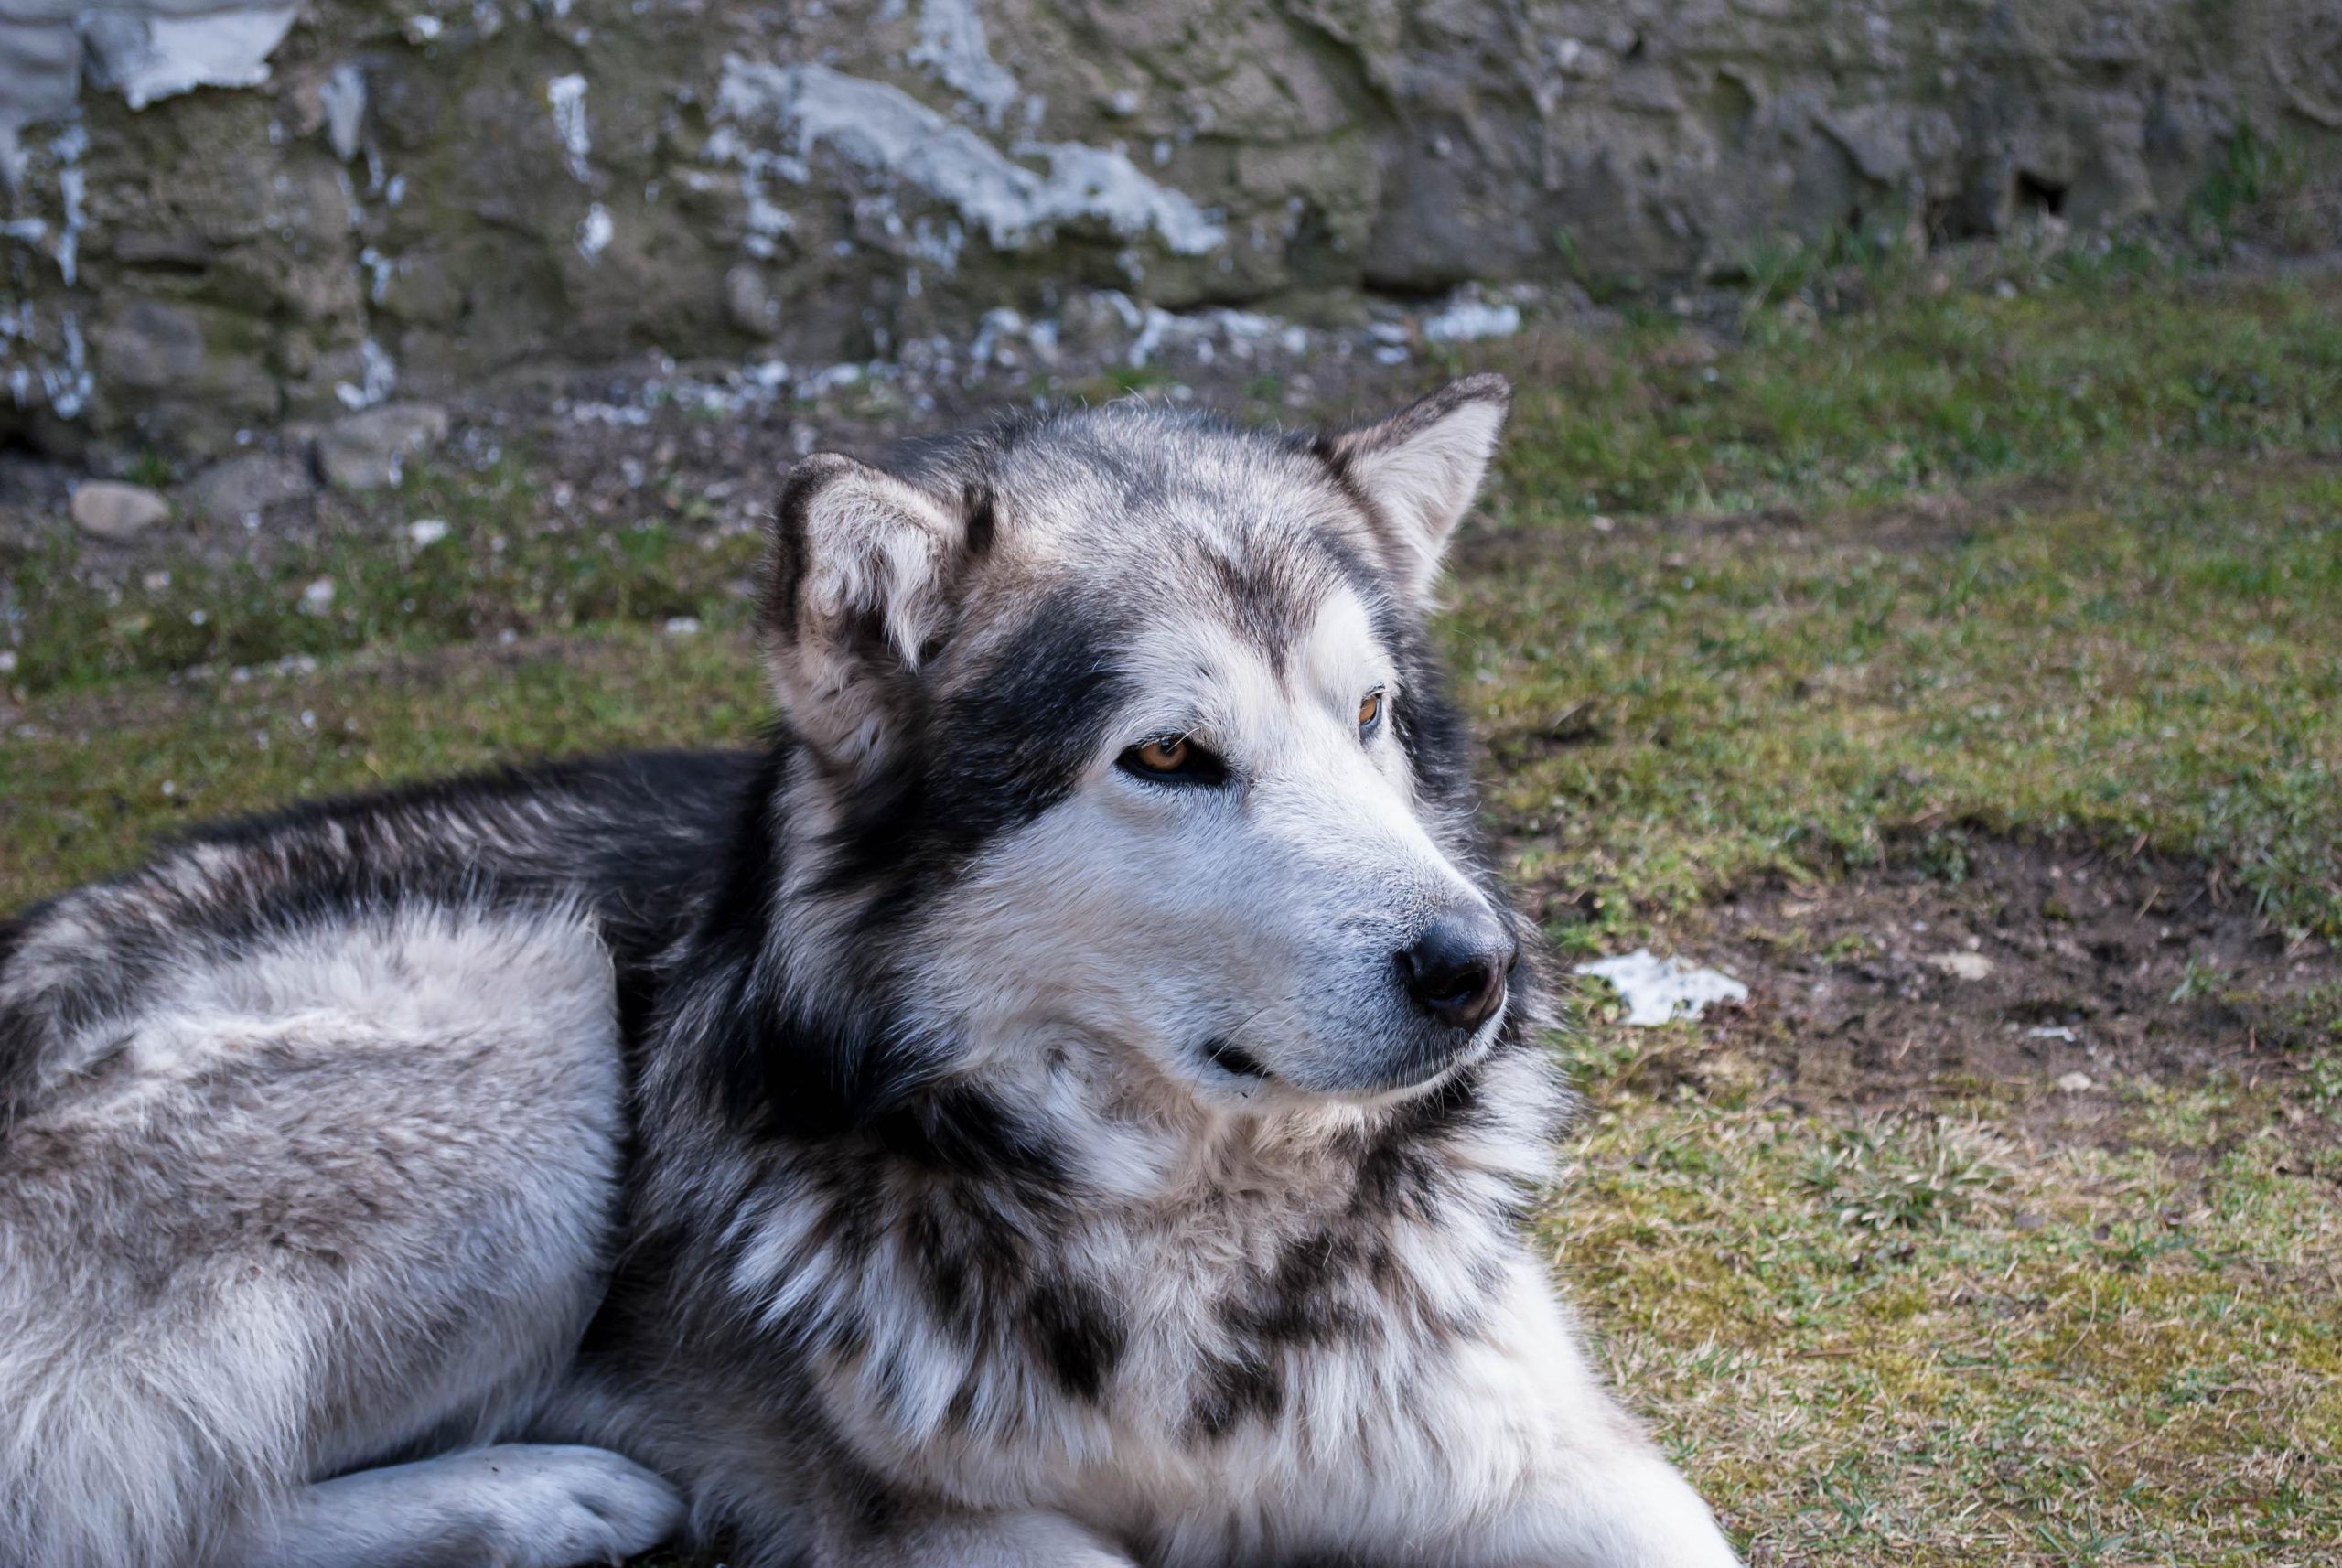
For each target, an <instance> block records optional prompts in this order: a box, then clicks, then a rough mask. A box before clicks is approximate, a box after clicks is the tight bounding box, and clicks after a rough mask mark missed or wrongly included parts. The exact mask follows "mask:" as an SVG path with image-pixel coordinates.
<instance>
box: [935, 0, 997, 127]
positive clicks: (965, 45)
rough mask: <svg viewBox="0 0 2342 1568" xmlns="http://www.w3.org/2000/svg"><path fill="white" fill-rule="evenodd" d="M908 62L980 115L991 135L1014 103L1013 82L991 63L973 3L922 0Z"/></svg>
mask: <svg viewBox="0 0 2342 1568" xmlns="http://www.w3.org/2000/svg"><path fill="white" fill-rule="evenodd" d="M910 60H911V63H912V64H913V65H923V66H925V67H927V69H928V70H929V71H931V72H933V73H934V75H935V76H936V78H937V79H938V80H939V81H941V82H942V83H943V85H944V86H946V87H949V88H950V89H951V91H954V92H957V93H958V94H959V95H960V96H961V97H962V98H964V99H966V100H967V101H968V102H971V103H972V104H974V105H975V106H976V107H977V108H978V109H981V110H982V111H983V116H984V124H987V125H990V126H992V127H993V128H994V129H995V130H997V129H998V128H999V126H1000V123H1001V120H1002V118H1003V116H1004V115H1006V114H1007V113H1008V111H1009V108H1010V106H1011V105H1013V104H1014V103H1015V102H1016V78H1015V77H1014V76H1012V75H1010V74H1009V71H1008V68H1007V67H1005V66H1004V65H1002V64H1001V63H1000V62H999V61H997V60H995V59H993V58H992V48H991V45H990V44H989V43H988V42H987V41H986V40H985V38H984V19H983V17H982V16H978V15H977V14H976V4H975V0H927V3H926V4H925V5H921V6H920V7H919V42H917V43H916V44H913V45H912V46H911V52H910Z"/></svg>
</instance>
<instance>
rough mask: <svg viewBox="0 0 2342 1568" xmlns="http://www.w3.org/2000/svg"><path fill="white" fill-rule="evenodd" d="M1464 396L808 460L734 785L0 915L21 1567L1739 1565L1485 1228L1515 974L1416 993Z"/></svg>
mask: <svg viewBox="0 0 2342 1568" xmlns="http://www.w3.org/2000/svg"><path fill="white" fill-rule="evenodd" d="M1508 402H1509V389H1507V388H1506V387H1505V385H1504V384H1503V382H1502V381H1499V380H1498V379H1497V378H1494V377H1485V376H1484V377H1475V378H1472V379H1469V380H1466V381H1459V382H1457V383H1456V384H1454V385H1453V386H1450V387H1449V388H1447V389H1446V390H1445V391H1444V392H1439V393H1435V394H1434V395H1433V396H1432V397H1430V398H1428V399H1426V400H1424V401H1423V402H1422V403H1418V404H1416V405H1414V406H1413V407H1411V408H1409V409H1407V410H1405V411H1403V412H1402V413H1399V414H1397V415H1395V416H1393V417H1391V419H1388V420H1386V421H1383V422H1382V423H1380V424H1375V425H1371V426H1368V427H1365V428H1363V429H1360V430H1357V431H1353V432H1350V433H1348V434H1346V435H1333V436H1316V435H1284V434H1276V433H1258V432H1246V431H1241V430H1238V429H1234V428H1231V427H1230V426H1226V425H1223V424H1218V423H1215V422H1212V421H1209V420H1204V419H1198V418H1194V417H1190V416H1187V415H1182V414H1175V413H1166V412H1163V411H1160V410H1156V409H1153V408H1148V407H1145V406H1143V405H1138V404H1117V405H1114V406H1112V407H1108V408H1103V409H1100V410H1096V411H1090V412H1074V413H1056V414H1047V415H1037V416H1027V417H1021V418H1016V419H1012V420H1008V421H1005V422H1004V423H1002V424H998V425H995V426H994V427H993V428H991V429H989V430H986V431H983V432H981V433H978V434H974V435H966V436H961V437H954V438H949V439H945V440H942V441H939V442H933V443H929V444H926V445H924V446H918V447H915V448H912V449H909V450H907V451H905V452H903V453H901V454H899V455H898V456H897V457H895V458H894V459H892V460H890V462H889V463H888V465H887V467H886V468H884V469H881V468H877V467H867V466H865V465H863V464H861V463H858V462H855V461H853V460H851V459H848V458H844V457H837V456H817V457H813V458H810V459H807V460H806V461H805V462H803V463H801V464H800V465H799V466H798V467H796V468H794V469H793V470H792V471H791V472H790V475H789V477H788V478H787V479H786V481H785V482H784V484H783V487H782V491H781V495H780V499H779V509H778V510H779V515H778V518H777V521H776V525H775V529H774V547H773V560H772V565H771V585H770V590H769V595H768V602H767V605H766V608H765V632H766V640H767V646H768V658H769V661H770V664H771V668H772V673H773V679H774V682H775V685H776V688H777V690H778V693H779V699H780V705H781V711H782V714H783V722H782V725H781V727H780V729H779V731H778V733H777V735H776V738H775V739H774V740H773V742H772V743H771V745H770V746H768V748H766V749H765V750H763V751H762V752H760V753H756V754H742V755H708V756H696V755H693V756H686V755H657V756H637V757H619V758H616V759H612V760H607V761H602V762H595V763H586V764H582V765H564V766H555V767H550V768H538V769H536V770H533V771H530V772H525V773H512V774H506V775H501V776H498V777H494V778H488V779H472V780H468V781H464V782H458V783H454V784H449V785H444V786H433V787H428V788H423V789H406V790H401V791H397V792H394V793H391V794H387V795H379V796H373V797H369V798H364V799H357V800H338V801H334V802H330V803H328V804H325V805H321V806H314V807H308V808H305V809H302V810H299V811H293V812H290V813H288V814H285V815H283V816H278V817H273V818H269V819H265V820H263V821H259V822H249V823H244V824H240V825H234V826H230V827H226V828H223V829H219V830H214V831H211V832H205V833H202V834H199V835H198V836H197V837H195V838H193V839H191V840H189V841H188V842H186V843H182V844H180V845H178V846H177V847H176V848H173V849H171V850H169V851H167V853H165V854H163V855H162V856H161V858H159V859H157V860H156V861H155V862H154V863H153V864H152V865H148V866H146V867H145V869H143V870H140V871H137V872H134V873H132V874H130V875H126V876H124V877H121V878H119V879H117V880H115V881H112V882H108V883H104V884H101V885H99V886H92V887H90V888H86V889H83V890H81V891H79V892H76V893H72V894H69V895H66V896H65V897H60V898H58V899H56V900H54V901H52V902H50V903H48V904H46V905H43V906H41V907H39V908H35V909H33V910H31V911H29V912H28V913H27V914H26V915H24V916H23V917H22V918H20V919H18V920H17V921H16V922H14V923H12V924H10V925H7V926H0V1563H5V1564H7V1565H10V1568H141V1565H148V1564H153V1565H158V1568H159V1565H165V1564H204V1565H210V1564H219V1565H222V1568H225V1565H229V1564H236V1565H242V1564H250V1563H266V1564H311V1565H316V1568H328V1565H330V1568H367V1565H382V1564H399V1563H416V1564H423V1563H435V1564H436V1563H458V1562H480V1561H490V1562H497V1563H528V1564H545V1565H548V1568H559V1565H561V1564H566V1563H574V1562H580V1561H587V1560H607V1559H612V1558H615V1557H618V1556H621V1555H623V1554H625V1553H628V1552H635V1551H639V1550H641V1549H643V1548H646V1547H648V1546H650V1545H651V1544H652V1543H654V1542H655V1541H659V1540H661V1539H662V1538H665V1537H667V1536H669V1535H670V1534H671V1533H672V1532H675V1531H677V1530H687V1531H688V1532H689V1533H690V1534H692V1535H693V1537H695V1538H697V1539H700V1540H718V1541H729V1542H730V1543H731V1546H732V1549H733V1550H734V1551H735V1552H736V1554H737V1555H736V1561H742V1562H746V1563H757V1564H782V1563H790V1564H796V1563H802V1564H807V1565H831V1564H838V1565H854V1568H864V1565H870V1568H876V1565H881V1564H901V1565H903V1568H911V1565H913V1564H920V1565H925V1564H934V1565H938V1568H958V1565H975V1564H998V1565H1001V1568H1007V1565H1009V1564H1026V1563H1034V1564H1045V1565H1051V1568H1071V1565H1075V1564H1087V1565H1098V1568H1103V1565H1106V1564H1127V1563H1133V1562H1137V1563H1154V1564H1166V1565H1172V1564H1180V1565H1184V1564H1194V1565H1198V1568H1203V1565H1212V1568H1219V1565H1222V1564H1230V1565H1233V1564H1262V1565H1267V1564H1283V1563H1361V1564H1387V1565H1390V1568H1402V1565H1415V1564H1435V1563H1453V1564H1458V1565H1464V1564H1471V1565H1491V1568H1492V1565H1496V1564H1531V1563H1537V1564H1585V1565H1587V1568H1594V1565H1602V1568H1629V1565H1632V1568H1727V1565H1729V1564H1731V1563H1733V1562H1734V1557H1733V1553H1732V1552H1731V1549H1730V1548H1729V1547H1728V1546H1727V1545H1726V1544H1725V1543H1724V1540H1723V1537H1722V1536H1721V1535H1720V1533H1719V1532H1718V1531H1717V1530H1716V1528H1715V1526H1714V1523H1713V1522H1712V1520H1710V1518H1709V1516H1708V1513H1707V1510H1706V1509H1704V1508H1703V1506H1702V1505H1701V1503H1700V1501H1699V1499H1698V1498H1696V1497H1694V1496H1693V1495H1692V1492H1691V1490H1690V1489H1689V1488H1688V1487H1685V1485H1684V1484H1683V1483H1682V1481H1681V1479H1679V1478H1678V1477H1676V1475H1675V1474H1674V1472H1673V1471H1672V1470H1671V1469H1670V1468H1669V1466H1667V1465H1666V1464H1665V1463H1664V1462H1663V1461H1662V1460H1661V1459H1660V1457H1659V1456H1658V1455H1657V1454H1656V1453H1655V1452H1654V1451H1653V1449H1652V1448H1651V1447H1650V1445H1649V1443H1648V1442H1647V1441H1646V1440H1645V1439H1644V1438H1643V1437H1642V1436H1641V1435H1640V1434H1638V1431H1637V1430H1636V1428H1635V1426H1634V1425H1633V1423H1631V1422H1630V1421H1629V1420H1628V1419H1627V1418H1626V1417H1625V1416H1624V1415H1623V1414H1622V1413H1621V1412H1619V1411H1618V1410H1617V1407H1616V1406H1615V1405H1614V1404H1613V1403H1612V1402H1610V1400H1609V1399H1608V1398H1607V1396H1606V1394H1605V1393H1604V1392H1603V1391H1601V1390H1600V1388H1599V1387H1598V1386H1597V1384H1596V1383H1595V1380H1594V1379H1593V1377H1592V1376H1591V1375H1590V1374H1589V1372H1588V1369H1587V1367H1586V1364H1585V1358H1584V1356H1583V1354H1582V1352H1581V1350H1580V1348H1579V1346H1578V1343H1577V1340H1576V1337H1575V1335H1574V1331H1573V1329H1572V1326H1571V1324H1570V1322H1569V1320H1568V1318H1567V1316H1566V1315H1565V1314H1564V1313H1563V1310H1562V1309H1561V1307H1560V1306H1559V1305H1557V1304H1556V1303H1555V1301H1554V1299H1553V1297H1552V1294H1551V1290H1550V1287H1549V1283H1548V1280H1547V1273H1546V1267H1545V1263H1544V1262H1543V1260H1542V1259H1540V1258H1539V1257H1537V1256H1536V1255H1534V1254H1533V1253H1532V1252H1531V1251H1530V1249H1529V1248H1528V1247H1527V1246H1526V1245H1525V1244H1524V1241H1523V1239H1522V1235H1521V1219H1522V1211H1523V1208H1524V1206H1525V1205H1526V1204H1527V1203H1528V1202H1529V1201H1530V1200H1531V1197H1532V1196H1533V1195H1534V1194H1535V1192H1536V1191H1537V1189H1538V1187H1539V1185H1540V1184H1541V1182H1542V1181H1543V1180H1544V1178H1545V1176H1546V1173H1547V1160H1548V1151H1549V1147H1550V1141H1551V1134H1552V1127H1553V1125H1554V1122H1555V1119H1556V1115H1557V1112H1558V1111H1559V1109H1560V1106H1561V1091H1560V1090H1559V1088H1558V1087H1557V1085H1556V1084H1555V1082H1554V1081H1553V1079H1552V1072H1551V1069H1550V1067H1549V1065H1548V1062H1547V1058H1546V1056H1545V1054H1544V1053H1543V1051H1542V1049H1541V1048H1540V1047H1538V1046H1537V1044H1536V1043H1535V1042H1534V1039H1533V1037H1532V1036H1533V1031H1534V1028H1535V1026H1536V1023H1537V1012H1536V1004H1535V1000H1534V997H1533V996H1532V995H1531V990H1532V987H1531V983H1530V979H1529V976H1528V975H1527V973H1526V972H1525V971H1524V970H1523V969H1522V968H1521V967H1520V964H1519V963H1518V962H1515V963H1514V965H1513V967H1512V971H1511V972H1510V974H1509V977H1508V978H1509V988H1508V991H1507V993H1506V996H1505V1000H1504V1002H1503V1004H1502V1005H1501V1006H1500V1007H1498V1009H1497V1010H1496V1012H1495V1013H1494V1015H1493V1016H1490V1017H1489V1018H1488V1021H1486V1022H1485V1023H1479V1024H1477V1026H1469V1025H1452V1024H1445V1023H1442V1022H1441V1021H1440V1020H1439V1018H1438V1017H1436V1016H1434V1015H1432V1014H1431V1013H1430V1011H1428V1007H1429V1004H1423V1005H1418V1004H1416V1003H1415V1002H1414V1001H1413V1000H1412V999H1411V997H1410V995H1409V994H1408V992H1407V989H1406V985H1405V984H1404V983H1403V973H1402V972H1403V970H1404V965H1405V961H1404V957H1403V952H1402V950H1406V949H1407V948H1408V947H1409V944H1410V943H1411V942H1413V941H1414V940H1416V939H1417V938H1418V937H1419V936H1420V935H1421V934H1422V933H1423V931H1424V929H1426V927H1427V925H1428V923H1430V922H1433V921H1434V920H1437V919H1440V918H1447V917H1449V916H1451V915H1456V912H1458V911H1462V912H1464V913H1465V915H1468V916H1469V918H1474V919H1477V920H1478V921H1479V922H1480V929H1483V930H1496V929H1499V928H1497V927H1495V926H1492V925H1491V924H1490V920H1491V918H1494V919H1496V920H1500V921H1501V922H1503V927H1502V929H1504V930H1509V929H1510V928H1511V925H1512V922H1513V917H1512V916H1511V915H1510V913H1509V909H1508V908H1507V907H1506V905H1505V903H1504V900H1503V897H1502V895H1501V893H1500V891H1499V888H1498V886H1497V883H1496V878H1495V876H1494V875H1493V873H1492V871H1491V869H1490V866H1489V864H1488V858H1487V856H1486V854H1484V852H1483V850H1482V847H1481V845H1480V843H1479V842H1478V837H1477V830H1476V828H1475V825H1474V804H1473V799H1472V792H1471V788H1470V783H1469V779H1468V774H1467V768H1466V755H1465V736H1464V732H1463V729H1462V727H1461V725H1460V724H1459V722H1458V720H1457V718H1456V714H1455V713H1454V712H1453V710H1452V709H1451V708H1450V707H1449V706H1448V704H1447V703H1446V701H1445V698H1444V697H1443V695H1442V693H1441V689H1440V682H1439V676H1438V671H1437V670H1436V668H1435V665H1434V660H1433V656H1432V653H1431V651H1430V649H1429V647H1428V646H1427V643H1426V641H1425V637H1424V631H1423V616H1424V613H1425V610H1426V608H1427V606H1428V602H1429V596H1430V591H1431V585H1432V582H1433V579H1434V575H1435V574H1436V572H1437V570H1438V566H1439V561H1440V557H1441V553H1442V552H1443V550H1444V548H1445V543H1446V541H1447V538H1448V535H1449V532H1450V531H1451V530H1452V529H1453V528H1454V526H1455V524H1456V521H1457V520H1458V519H1459V518H1460V517H1461V516H1462V515H1463V514H1464V512H1465V511H1466V509H1467V508H1468V507H1469V505H1470V503H1471V500H1472V498H1473V495H1474V492H1475V491H1476V489H1477V487H1478V484H1479V481H1480V478H1481V476H1482V473H1483V470H1484V468H1485V467H1486V465H1487V463H1488V458H1489V456H1490V455H1491V453H1492V451H1493V449H1494V446H1495V444H1496V441H1497V438H1498V435H1499V431H1500V428H1501V426H1502V423H1503V419H1504V414H1505V411H1506V408H1507V405H1508ZM1376 691H1380V693H1382V698H1383V700H1382V702H1381V703H1380V708H1379V711H1376V712H1373V713H1372V714H1371V717H1370V716H1369V715H1370V710H1373V709H1375V707H1376V704H1374V703H1371V702H1370V700H1369V699H1370V696H1371V694H1372V693H1374V692H1376ZM1168 736H1187V737H1190V738H1191V741H1192V744H1193V745H1194V746H1199V747H1208V748H1209V757H1205V758H1204V762H1203V763H1198V764H1197V765H1196V767H1194V768H1191V769H1190V771H1189V772H1187V773H1186V774H1180V775H1176V776H1174V777H1173V778H1170V779H1164V778H1161V777H1156V776H1153V775H1149V774H1147V773H1146V772H1145V770H1144V768H1141V767H1138V766H1135V765H1133V763H1132V761H1131V757H1132V756H1133V755H1134V754H1133V753H1132V751H1131V749H1130V748H1132V747H1133V746H1140V745H1142V744H1144V743H1145V742H1146V741H1148V740H1149V739H1150V738H1158V737H1168ZM1196 755H1198V756H1201V755H1202V754H1200V753H1198V754H1196ZM1210 758H1217V759H1218V763H1219V766H1218V768H1216V769H1215V768H1211V767H1208V766H1205V763H1209V760H1210ZM1457 918H1464V916H1457ZM1510 940H1511V939H1509V938H1507V941H1508V943H1509V941H1510ZM1394 955H1400V956H1401V962H1400V963H1399V964H1397V965H1394V964H1393V961H1392V960H1393V957H1394ZM1497 972H1498V970H1497V969H1495V968H1493V967H1492V968H1490V969H1489V970H1488V973H1489V974H1490V976H1491V977H1493V976H1494V975H1495V974H1496V973H1497ZM1485 994H1487V995H1488V997H1489V998H1490V999H1491V1004H1492V1005H1493V997H1494V993H1493V991H1489V992H1488V993H1485ZM620 1455H624V1457H620Z"/></svg>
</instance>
